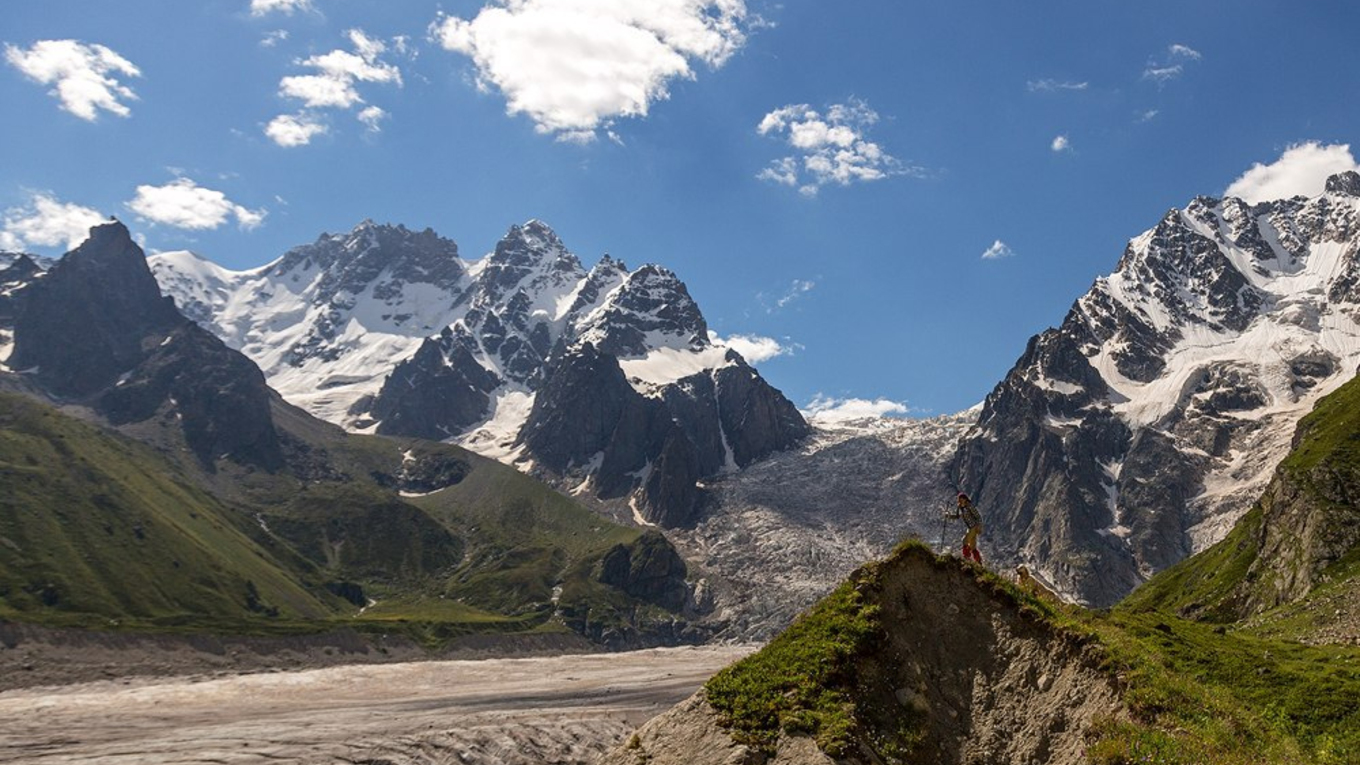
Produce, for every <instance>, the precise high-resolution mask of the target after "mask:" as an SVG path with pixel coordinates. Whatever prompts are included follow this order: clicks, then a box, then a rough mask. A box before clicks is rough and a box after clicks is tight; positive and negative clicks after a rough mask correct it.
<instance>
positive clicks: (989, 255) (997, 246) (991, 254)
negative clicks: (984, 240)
mask: <svg viewBox="0 0 1360 765" xmlns="http://www.w3.org/2000/svg"><path fill="white" fill-rule="evenodd" d="M1014 256H1015V250H1012V249H1011V247H1010V245H1008V244H1006V243H1005V242H1003V241H1001V240H1000V239H998V240H996V241H995V242H992V246H991V247H988V248H987V249H986V251H985V252H983V253H982V259H983V260H1000V259H1001V258H1010V257H1014Z"/></svg>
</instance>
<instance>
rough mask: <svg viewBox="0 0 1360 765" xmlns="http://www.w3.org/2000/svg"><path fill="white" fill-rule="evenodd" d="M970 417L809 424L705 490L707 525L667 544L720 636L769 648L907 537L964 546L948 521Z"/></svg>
mask: <svg viewBox="0 0 1360 765" xmlns="http://www.w3.org/2000/svg"><path fill="white" fill-rule="evenodd" d="M975 419H976V412H975V411H969V412H964V413H962V414H957V415H946V416H943V417H936V418H931V419H921V420H901V419H898V420H894V419H886V418H865V419H860V420H848V421H839V422H837V421H826V420H818V419H816V418H814V419H813V421H812V424H813V428H814V434H813V436H812V437H811V438H809V439H807V440H806V441H804V442H803V443H802V444H800V445H799V446H798V447H797V448H795V449H790V450H788V451H785V452H781V453H779V454H775V455H772V456H771V457H769V458H767V459H765V460H762V461H760V462H758V463H756V464H754V465H751V466H750V467H748V468H746V469H744V470H741V471H738V472H734V473H729V474H725V475H723V476H721V477H719V478H718V479H716V480H714V481H711V482H709V483H707V484H706V486H707V489H708V492H709V494H710V495H711V497H712V501H711V502H710V504H708V505H707V506H706V509H705V512H704V515H703V518H702V520H701V521H700V522H699V523H698V524H697V525H696V526H695V527H694V528H692V529H677V530H673V531H671V532H670V538H671V539H672V540H673V541H674V542H675V544H676V545H677V546H678V547H679V548H680V550H681V551H682V552H683V553H684V554H685V556H686V557H687V558H688V559H689V560H690V561H692V563H691V567H692V569H693V573H692V576H693V577H696V578H701V579H702V584H701V587H702V590H701V591H700V592H699V593H698V597H699V599H700V600H701V601H704V602H705V603H707V602H708V601H711V602H712V604H713V608H714V610H713V612H712V614H711V615H710V616H709V620H710V621H711V622H712V623H714V624H715V626H716V627H717V628H718V629H719V630H720V631H719V633H718V634H719V635H720V636H723V637H727V638H732V639H753V640H767V639H769V638H770V637H772V636H773V635H774V634H775V633H776V632H778V631H779V630H781V629H783V628H784V627H785V626H786V625H787V624H788V623H789V622H790V621H792V620H793V617H794V616H795V615H797V614H798V613H799V612H801V611H803V610H804V609H806V608H807V607H809V606H811V605H812V604H813V603H814V602H815V601H816V600H817V599H818V598H820V597H822V596H823V595H825V594H826V593H828V592H830V591H831V590H832V589H833V588H835V586H836V584H837V583H839V582H840V581H842V580H843V579H845V577H846V576H848V575H849V574H850V572H851V571H853V570H854V569H855V568H857V567H859V566H860V565H861V564H862V563H863V562H864V561H866V560H873V559H875V558H880V557H883V556H884V555H887V553H888V552H889V551H890V550H892V548H893V547H894V546H895V545H896V544H897V543H898V542H899V541H901V540H902V539H903V538H904V537H907V536H912V535H914V536H918V537H920V538H921V539H924V540H927V541H928V542H929V543H930V544H932V545H939V546H940V547H941V549H949V548H957V545H958V543H959V540H960V539H961V538H962V533H963V527H962V526H961V525H960V523H959V522H958V521H948V522H947V523H945V522H944V519H943V518H942V515H943V513H944V511H945V510H947V509H950V508H951V507H952V502H953V490H952V488H951V485H950V482H949V480H948V477H947V476H946V468H947V466H948V464H949V461H950V460H951V459H952V458H953V455H954V448H955V446H956V444H957V442H958V439H959V438H960V437H961V436H962V435H963V433H964V432H965V431H966V430H967V429H968V428H969V427H971V426H972V425H973V423H974V422H975ZM942 532H943V535H944V536H943V539H941V533H942Z"/></svg>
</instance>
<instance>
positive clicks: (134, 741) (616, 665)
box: [0, 646, 753, 765]
mask: <svg viewBox="0 0 1360 765" xmlns="http://www.w3.org/2000/svg"><path fill="white" fill-rule="evenodd" d="M751 650H753V648H752V647H751V646H712V647H703V648H671V649H653V650H648V651H637V652H633V653H624V654H589V655H569V656H555V657H536V658H521V659H485V660H477V661H426V662H414V663H406V664H386V665H366V666H340V667H327V668H322V669H311V670H304V671H292V672H273V673H266V674H253V675H239V676H232V677H217V678H209V677H179V678H160V679H122V680H106V681H98V682H90V683H82V684H78V685H68V686H60V687H40V688H26V689H18V690H11V691H5V692H3V693H0V720H3V721H4V725H0V762H14V763H100V764H101V765H103V764H105V763H108V764H110V765H115V764H119V763H128V764H131V763H232V764H233V765H234V764H237V763H242V764H244V763H368V764H369V765H406V764H407V763H430V764H434V763H459V764H460V765H461V764H466V763H476V764H478V765H480V764H482V763H486V764H488V765H489V764H490V763H505V765H518V764H520V763H524V764H527V763H588V762H591V761H593V760H594V759H595V758H596V757H597V756H598V755H599V754H600V753H602V752H603V751H605V750H606V749H608V748H610V747H612V746H615V745H617V744H618V743H619V742H621V741H622V740H623V739H624V737H625V736H627V735H628V734H629V733H630V732H631V731H632V729H633V728H634V727H635V726H637V725H638V724H640V723H642V722H644V721H645V720H647V719H649V718H651V717H653V716H655V715H657V714H659V713H661V712H663V711H665V710H666V709H668V708H669V707H670V706H672V705H673V704H675V703H676V702H679V701H680V700H682V699H684V698H685V697H687V696H689V695H690V694H691V693H693V692H694V691H695V690H696V689H697V688H698V687H699V686H700V685H701V684H702V683H703V682H704V681H705V680H707V678H708V677H709V676H710V675H712V674H713V673H714V672H716V671H717V670H718V669H720V668H722V667H723V666H726V665H727V664H729V663H731V662H732V661H735V660H736V659H738V658H740V657H741V656H744V655H745V654H747V653H749V652H750V651H751Z"/></svg>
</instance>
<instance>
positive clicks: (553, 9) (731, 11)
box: [430, 0, 748, 142]
mask: <svg viewBox="0 0 1360 765" xmlns="http://www.w3.org/2000/svg"><path fill="white" fill-rule="evenodd" d="M747 25H748V22H747V11H746V2H745V0H649V1H648V2H645V3H641V2H635V1H634V2H630V0H494V2H489V3H488V4H487V5H485V6H483V7H482V9H481V11H480V12H478V14H477V15H476V17H474V18H473V19H471V20H467V19H463V18H459V17H456V16H445V15H443V14H441V15H440V16H439V18H437V19H436V20H435V22H434V23H433V24H432V25H431V27H430V34H431V37H433V38H434V39H435V40H436V41H437V42H438V43H439V44H440V45H441V46H442V47H443V48H444V49H446V50H449V51H453V52H456V53H461V54H464V55H466V56H468V57H469V58H471V59H472V62H473V65H474V66H475V67H476V70H477V82H478V87H479V88H480V89H481V90H483V91H487V92H489V91H490V90H491V89H492V88H496V89H498V90H500V91H501V93H502V94H503V95H504V96H505V98H506V111H507V113H509V114H525V115H527V116H528V117H529V118H530V119H531V120H533V121H534V124H535V125H536V127H537V129H538V130H539V132H542V133H552V134H571V135H572V137H571V138H569V139H568V140H571V141H576V142H579V141H581V140H582V139H581V134H582V133H594V132H595V131H596V130H597V129H600V128H601V127H604V128H608V126H609V125H610V124H611V123H612V121H613V120H614V119H616V118H620V117H645V116H647V112H648V109H649V108H650V107H651V105H652V104H653V103H655V102H657V101H660V100H664V99H666V98H668V97H669V95H670V92H669V90H668V85H669V83H670V82H672V81H673V80H676V79H694V76H695V75H694V70H693V68H692V65H693V64H694V63H696V62H697V63H703V64H705V65H707V66H709V67H711V68H714V69H717V68H719V67H721V66H722V65H723V64H725V63H726V62H727V60H728V59H729V58H731V56H732V55H733V54H734V53H735V52H736V51H737V50H739V49H740V48H741V47H742V45H744V44H745V42H746V32H745V29H746V27H747Z"/></svg>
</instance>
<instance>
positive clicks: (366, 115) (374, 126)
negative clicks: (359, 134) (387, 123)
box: [358, 106, 390, 133]
mask: <svg viewBox="0 0 1360 765" xmlns="http://www.w3.org/2000/svg"><path fill="white" fill-rule="evenodd" d="M388 116H390V115H388V113H387V112H385V111H383V110H382V108H381V107H377V106H370V107H368V108H366V109H364V110H363V111H361V112H359V115H358V117H359V121H360V122H362V123H364V126H365V127H367V128H368V132H370V133H379V132H382V121H383V120H385V119H387V118H388Z"/></svg>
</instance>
